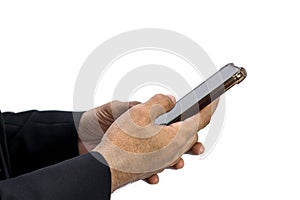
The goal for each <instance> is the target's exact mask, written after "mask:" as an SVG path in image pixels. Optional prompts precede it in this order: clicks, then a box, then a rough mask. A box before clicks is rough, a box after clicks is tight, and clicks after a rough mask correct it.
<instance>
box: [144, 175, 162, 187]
mask: <svg viewBox="0 0 300 200" xmlns="http://www.w3.org/2000/svg"><path fill="white" fill-rule="evenodd" d="M144 181H145V182H146V183H148V184H151V185H152V184H157V183H158V182H159V176H158V175H157V174H153V175H152V176H150V177H149V178H146V179H144Z"/></svg>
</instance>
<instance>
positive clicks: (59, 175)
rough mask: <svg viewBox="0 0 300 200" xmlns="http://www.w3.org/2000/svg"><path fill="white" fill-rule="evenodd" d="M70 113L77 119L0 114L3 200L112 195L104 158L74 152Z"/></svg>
mask: <svg viewBox="0 0 300 200" xmlns="http://www.w3.org/2000/svg"><path fill="white" fill-rule="evenodd" d="M73 114H74V116H75V121H76V118H77V121H78V120H79V118H80V115H81V114H82V113H71V112H61V111H45V112H38V111H27V112H22V113H17V114H15V113H3V114H1V112H0V180H3V181H0V199H1V200H50V199H51V200H52V199H53V200H65V199H71V200H77V199H78V200H81V199H88V200H90V199H91V200H92V199H98V200H101V199H110V193H111V174H110V169H109V167H108V165H107V164H106V162H105V160H104V159H103V157H102V156H101V155H100V154H99V153H95V152H94V153H90V154H86V155H83V156H77V155H78V141H77V138H78V136H77V131H76V128H75V125H74V119H73ZM76 116H77V117H76ZM75 156H77V157H75ZM73 157H75V158H73ZM70 158H71V159H70ZM67 159H69V160H67ZM49 165H51V166H49ZM34 170H35V171H34ZM25 173H26V174H25ZM5 179H6V180H5Z"/></svg>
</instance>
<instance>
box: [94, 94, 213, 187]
mask: <svg viewBox="0 0 300 200" xmlns="http://www.w3.org/2000/svg"><path fill="white" fill-rule="evenodd" d="M174 105H175V104H174V102H173V101H172V99H171V98H170V97H168V96H165V95H155V96H154V97H152V98H151V99H150V100H149V101H147V102H146V103H144V104H139V105H136V106H134V107H132V108H131V109H130V110H129V111H127V112H125V113H124V114H123V115H122V116H120V117H119V118H118V119H117V120H116V121H115V122H114V123H113V124H112V125H111V126H110V127H109V129H108V130H107V132H106V134H105V136H104V137H103V139H102V141H101V143H100V144H99V145H98V146H97V147H96V148H95V149H94V151H97V152H99V153H100V154H102V156H103V157H104V158H105V159H106V161H107V163H108V164H109V166H110V168H111V174H112V191H114V190H115V189H117V188H119V187H121V186H122V185H125V184H127V183H129V182H134V181H137V180H139V179H143V178H146V177H149V176H151V175H153V174H156V173H158V172H160V171H162V170H163V169H165V168H167V167H169V166H173V165H174V164H175V163H176V162H177V161H178V159H179V158H180V157H181V156H182V154H184V153H185V152H186V151H188V150H189V149H190V148H191V147H192V146H193V145H194V144H195V142H196V141H197V131H198V130H200V129H202V128H204V127H205V126H206V125H207V124H208V123H209V121H210V118H211V115H212V113H213V111H214V110H215V108H216V105H217V102H214V103H212V104H211V105H209V106H207V107H206V108H204V109H203V110H201V112H200V114H197V115H195V116H193V117H191V118H189V119H187V120H185V121H182V122H177V123H174V124H171V125H170V126H160V125H155V124H154V120H155V118H156V117H158V116H159V115H161V114H163V113H164V112H168V111H169V110H171V109H172V108H173V107H174Z"/></svg>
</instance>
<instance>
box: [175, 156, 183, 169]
mask: <svg viewBox="0 0 300 200" xmlns="http://www.w3.org/2000/svg"><path fill="white" fill-rule="evenodd" d="M183 167H184V160H183V159H182V158H180V160H179V161H178V162H177V163H176V164H175V165H173V169H182V168H183Z"/></svg>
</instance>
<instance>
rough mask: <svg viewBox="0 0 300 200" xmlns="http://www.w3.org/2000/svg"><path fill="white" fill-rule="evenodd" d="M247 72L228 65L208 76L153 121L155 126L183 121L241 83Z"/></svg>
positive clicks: (231, 64) (230, 64)
mask: <svg viewBox="0 0 300 200" xmlns="http://www.w3.org/2000/svg"><path fill="white" fill-rule="evenodd" d="M246 76H247V72H246V70H245V69H244V68H242V67H237V66H235V65H234V64H233V63H229V64H227V65H225V66H224V67H222V68H221V69H220V70H219V71H218V72H216V73H215V74H213V75H212V76H210V77H209V78H208V79H207V80H206V81H205V82H203V83H201V84H200V85H199V86H197V87H196V88H195V89H194V90H192V91H191V92H189V93H188V94H186V95H185V96H184V97H183V98H181V99H180V100H179V101H177V102H176V104H175V107H174V108H173V109H172V110H171V111H170V112H168V113H165V114H163V115H161V116H159V117H158V118H156V120H155V124H160V125H169V124H172V123H175V122H178V121H183V120H185V119H187V118H189V117H191V116H193V115H195V114H197V113H198V112H199V111H200V110H201V109H203V108H204V107H205V106H207V105H208V104H210V103H211V102H212V101H213V100H215V99H216V98H218V97H219V96H221V95H222V94H223V93H225V92H226V91H227V90H229V89H230V88H231V87H233V86H234V85H236V84H238V83H240V82H241V81H243V80H244V79H245V78H246Z"/></svg>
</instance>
